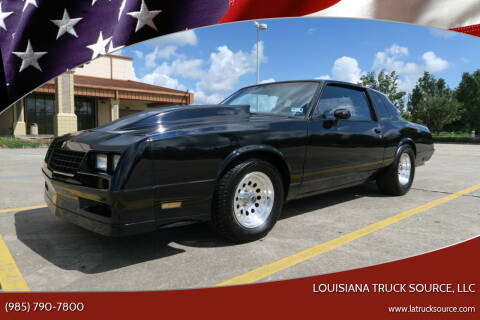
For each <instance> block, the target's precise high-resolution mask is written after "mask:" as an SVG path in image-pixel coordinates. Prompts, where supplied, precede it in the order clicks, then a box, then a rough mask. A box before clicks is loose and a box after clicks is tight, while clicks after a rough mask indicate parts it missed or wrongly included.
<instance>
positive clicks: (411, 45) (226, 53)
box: [121, 18, 480, 103]
mask: <svg viewBox="0 0 480 320" xmlns="http://www.w3.org/2000/svg"><path fill="white" fill-rule="evenodd" d="M260 22H262V23H267V24H268V30H267V31H262V32H261V44H260V46H259V48H260V51H261V66H260V80H262V81H271V80H277V81H280V80H291V79H312V78H318V77H322V78H331V79H337V80H344V81H352V82H355V81H357V80H358V78H359V77H360V76H361V75H362V74H364V73H366V72H368V71H378V70H381V69H385V70H387V71H392V70H396V71H397V73H399V75H400V87H401V88H402V89H404V90H406V91H409V90H411V89H412V88H413V86H414V85H415V83H416V80H417V79H418V77H419V76H421V75H422V74H423V72H424V71H425V70H426V71H430V72H432V73H433V74H434V75H435V76H437V77H443V78H445V79H446V81H447V83H448V84H449V86H450V87H452V88H454V87H456V86H457V85H458V83H459V81H460V79H461V76H462V73H463V72H472V71H475V70H476V69H480V60H479V59H478V58H477V57H478V54H479V52H480V39H478V38H476V37H472V36H467V35H462V34H457V33H453V32H448V31H440V30H437V29H430V28H425V27H421V26H415V25H408V24H401V23H393V22H383V21H372V20H358V19H334V18H295V19H272V20H261V21H260ZM255 43H256V31H255V27H254V26H253V23H252V22H251V21H249V22H241V23H233V24H227V25H220V26H213V27H207V28H201V29H197V30H194V31H187V32H182V33H177V34H174V35H170V36H166V37H161V38H158V39H154V40H150V41H148V42H145V43H141V44H138V45H135V46H132V47H129V48H125V49H123V50H122V52H121V54H122V55H127V56H132V57H134V68H135V74H136V77H137V79H138V80H140V81H144V82H149V83H152V84H157V85H161V86H167V87H171V88H178V89H182V90H186V89H188V90H190V91H194V92H195V100H196V102H198V103H215V102H219V101H220V100H221V99H222V98H223V97H225V96H227V95H229V94H230V93H231V92H233V91H235V90H236V89H239V88H241V87H243V86H246V85H250V84H254V83H255V80H256V73H255V70H256V46H255Z"/></svg>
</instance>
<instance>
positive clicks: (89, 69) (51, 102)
mask: <svg viewBox="0 0 480 320" xmlns="http://www.w3.org/2000/svg"><path fill="white" fill-rule="evenodd" d="M134 78H135V76H134V71H133V61H132V58H130V57H123V56H116V55H105V56H103V57H100V58H98V59H96V60H94V61H92V62H90V63H88V64H85V65H83V66H81V67H79V68H76V69H74V70H72V71H68V72H66V73H65V74H63V75H61V76H59V77H58V78H57V79H55V80H54V81H50V82H48V83H46V84H45V85H44V86H42V87H40V88H38V89H36V90H34V91H33V92H32V93H30V94H29V95H28V96H26V97H25V98H24V99H22V100H20V101H19V102H17V103H15V104H14V105H13V106H11V107H10V108H8V110H6V111H5V112H4V113H3V114H1V115H0V135H14V136H25V135H29V134H31V133H33V132H34V131H35V129H33V131H31V128H32V125H34V124H36V125H37V126H38V133H39V134H40V135H55V136H58V135H62V134H65V133H68V132H74V131H78V130H85V129H90V128H94V127H98V126H101V125H103V124H106V123H109V122H111V121H113V120H116V119H118V118H119V117H124V116H126V115H129V114H132V113H135V112H138V111H142V110H148V109H151V108H156V107H164V106H171V105H179V104H181V105H188V104H192V103H193V93H190V92H185V91H179V90H173V89H168V88H164V87H160V86H154V85H150V84H146V83H142V82H137V81H134V80H133V79H134Z"/></svg>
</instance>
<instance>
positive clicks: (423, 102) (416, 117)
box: [407, 72, 462, 134]
mask: <svg viewBox="0 0 480 320" xmlns="http://www.w3.org/2000/svg"><path fill="white" fill-rule="evenodd" d="M407 108H408V111H409V113H410V115H411V118H412V121H414V122H420V123H424V124H426V125H427V126H428V127H429V128H430V129H432V131H434V132H435V133H437V134H439V133H440V131H442V129H443V128H444V127H445V125H447V124H449V123H452V122H453V121H455V120H457V119H459V118H460V117H461V114H462V109H461V105H460V103H459V102H458V101H457V100H456V99H455V94H454V91H453V90H451V89H450V88H448V87H447V84H446V83H445V80H444V79H442V78H440V79H438V80H437V79H435V77H434V76H432V75H431V74H430V73H428V72H425V73H424V74H423V76H422V77H421V78H420V79H418V81H417V85H416V86H415V88H414V89H413V90H412V93H411V95H410V96H409V99H408V105H407Z"/></svg>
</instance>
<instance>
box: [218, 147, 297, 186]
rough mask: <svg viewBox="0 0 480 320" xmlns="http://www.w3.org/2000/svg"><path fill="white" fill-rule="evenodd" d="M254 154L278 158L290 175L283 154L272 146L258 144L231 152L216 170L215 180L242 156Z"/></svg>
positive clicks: (289, 169)
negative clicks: (270, 155)
mask: <svg viewBox="0 0 480 320" xmlns="http://www.w3.org/2000/svg"><path fill="white" fill-rule="evenodd" d="M254 152H262V153H266V154H272V155H274V156H276V157H278V158H279V159H281V161H282V162H283V165H284V166H285V168H286V169H287V170H288V174H290V172H291V168H290V166H289V165H288V163H287V161H286V160H285V156H284V155H283V153H282V152H281V151H280V150H278V149H277V148H275V147H273V146H270V145H264V144H260V145H250V146H244V147H241V148H238V149H235V150H234V151H232V152H231V153H230V154H229V155H228V156H227V157H226V158H225V159H224V160H223V162H222V164H221V165H220V167H219V169H218V172H217V176H216V179H217V180H218V179H219V178H220V176H221V175H222V173H223V172H224V171H225V169H226V168H227V167H228V166H229V165H230V164H231V163H232V162H233V161H235V160H237V159H239V158H240V157H242V156H244V155H247V154H249V153H254Z"/></svg>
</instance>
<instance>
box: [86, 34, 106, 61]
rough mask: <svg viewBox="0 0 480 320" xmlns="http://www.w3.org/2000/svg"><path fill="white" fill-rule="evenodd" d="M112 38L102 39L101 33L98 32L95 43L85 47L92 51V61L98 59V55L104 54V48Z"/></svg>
mask: <svg viewBox="0 0 480 320" xmlns="http://www.w3.org/2000/svg"><path fill="white" fill-rule="evenodd" d="M111 39H112V37H108V38H107V39H103V34H102V31H100V34H99V35H98V39H97V42H96V43H94V44H91V45H89V46H87V48H88V49H90V50H92V51H93V53H92V60H93V59H95V58H96V57H98V56H99V55H103V54H106V53H107V52H106V49H105V47H106V46H107V44H108V43H109V42H110V40H111Z"/></svg>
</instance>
